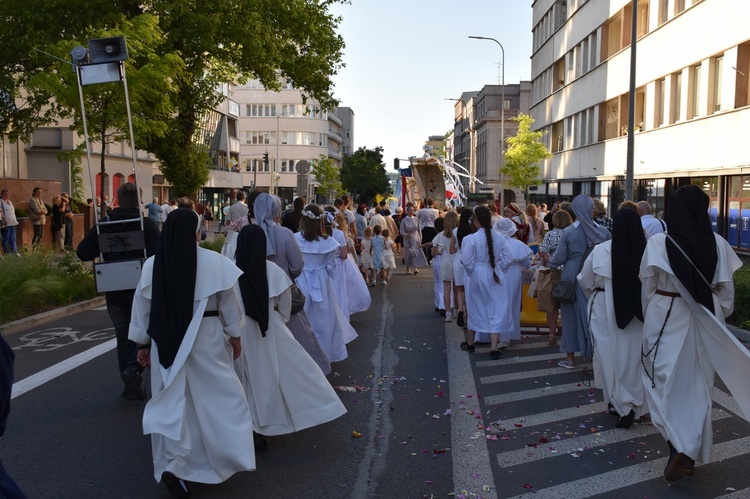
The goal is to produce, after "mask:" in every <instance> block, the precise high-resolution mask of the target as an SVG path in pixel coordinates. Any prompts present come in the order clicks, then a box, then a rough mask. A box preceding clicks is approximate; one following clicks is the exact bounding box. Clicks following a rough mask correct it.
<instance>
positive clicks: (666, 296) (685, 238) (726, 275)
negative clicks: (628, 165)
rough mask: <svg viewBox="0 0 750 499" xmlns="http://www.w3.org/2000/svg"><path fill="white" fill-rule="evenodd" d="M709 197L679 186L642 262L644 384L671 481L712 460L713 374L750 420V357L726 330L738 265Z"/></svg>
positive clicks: (649, 243) (740, 262)
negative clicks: (716, 228)
mask: <svg viewBox="0 0 750 499" xmlns="http://www.w3.org/2000/svg"><path fill="white" fill-rule="evenodd" d="M708 207H709V198H708V196H707V195H706V193H704V192H703V191H702V190H701V189H700V188H699V187H697V186H695V185H689V186H685V187H680V188H679V189H677V190H676V191H675V192H674V194H672V197H671V198H670V201H669V204H668V205H667V213H666V222H667V232H666V233H661V234H656V235H654V236H651V237H650V238H649V239H648V243H647V244H646V251H645V252H644V254H643V260H642V261H641V272H640V277H641V282H642V283H643V289H642V297H643V298H642V302H643V304H644V313H643V319H644V320H643V353H642V354H641V355H642V356H643V367H644V369H643V377H642V379H643V382H644V384H645V385H646V396H647V399H648V406H649V409H650V411H651V420H652V421H653V423H654V426H656V428H657V429H658V430H659V433H661V435H662V436H663V437H664V439H665V440H667V443H668V445H669V450H670V456H669V461H668V463H667V467H666V468H665V469H664V476H665V478H666V479H667V480H670V481H674V480H679V479H681V478H682V477H683V476H684V475H691V474H693V473H694V471H693V467H694V463H695V461H701V462H703V463H707V462H709V460H710V455H711V444H712V439H713V430H712V427H711V426H712V425H711V411H712V393H713V388H714V376H715V374H717V373H718V375H719V376H720V377H721V380H722V381H723V382H724V384H726V386H727V388H729V391H730V392H731V393H732V395H733V396H734V399H735V401H736V402H737V404H738V405H739V407H740V409H741V410H742V413H743V415H744V417H745V419H748V420H750V390H748V389H747V380H748V379H750V353H748V351H747V348H745V347H744V346H743V345H742V344H741V343H740V342H739V341H738V340H737V338H735V337H734V335H732V333H730V332H729V331H728V330H727V328H726V326H725V325H724V317H726V316H728V315H730V314H731V313H732V310H733V309H734V282H733V279H732V275H733V274H734V272H736V271H737V270H738V269H739V268H740V267H741V266H742V261H741V260H740V259H739V258H738V257H737V255H736V254H735V252H734V250H732V248H731V247H730V246H729V243H728V242H727V241H726V240H725V239H724V238H722V237H721V236H719V235H717V234H714V232H713V230H712V228H711V220H710V219H709V216H708Z"/></svg>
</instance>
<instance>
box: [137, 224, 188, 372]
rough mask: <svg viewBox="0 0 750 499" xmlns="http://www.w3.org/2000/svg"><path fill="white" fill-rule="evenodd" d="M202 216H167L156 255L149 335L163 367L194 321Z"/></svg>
mask: <svg viewBox="0 0 750 499" xmlns="http://www.w3.org/2000/svg"><path fill="white" fill-rule="evenodd" d="M198 220H199V219H198V215H197V214H196V213H195V212H194V211H193V210H186V209H177V210H174V211H173V212H171V213H170V214H169V215H168V216H167V221H166V222H164V228H163V229H162V231H161V238H160V240H159V246H158V247H157V249H156V254H155V255H154V275H153V280H152V292H151V319H150V321H149V323H148V335H149V336H150V337H151V338H153V340H154V341H155V342H156V345H157V347H158V348H159V363H160V364H161V365H162V366H164V367H165V368H168V367H170V366H171V365H172V363H173V362H174V359H175V356H176V355H177V351H178V350H179V349H180V345H181V344H182V339H183V338H184V337H185V332H187V329H188V326H189V325H190V321H192V319H193V300H194V298H193V297H194V296H195V275H196V269H197V264H198V262H197V258H198V256H197V253H198V249H197V248H198V246H197V244H196V240H195V234H196V233H197V230H198V227H199V226H198Z"/></svg>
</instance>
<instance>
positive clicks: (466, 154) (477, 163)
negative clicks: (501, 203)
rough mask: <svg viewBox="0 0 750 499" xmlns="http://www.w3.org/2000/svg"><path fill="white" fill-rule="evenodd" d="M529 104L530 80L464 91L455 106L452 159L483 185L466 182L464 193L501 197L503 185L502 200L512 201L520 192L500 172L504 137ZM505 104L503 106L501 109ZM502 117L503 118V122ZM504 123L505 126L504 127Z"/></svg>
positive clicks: (510, 133)
mask: <svg viewBox="0 0 750 499" xmlns="http://www.w3.org/2000/svg"><path fill="white" fill-rule="evenodd" d="M530 103H531V82H529V81H521V82H520V83H515V84H509V85H505V88H504V89H503V86H502V85H485V86H484V87H483V88H482V89H481V90H480V91H478V92H464V93H462V94H461V98H459V99H457V100H456V104H455V105H454V132H453V147H454V151H453V155H454V161H456V162H457V163H458V164H460V165H461V166H463V167H464V168H466V169H467V170H468V171H469V172H471V174H472V175H474V176H476V178H477V179H479V180H480V181H481V182H482V184H479V183H477V184H476V185H475V184H474V183H473V182H471V181H467V182H466V184H465V185H464V188H465V189H466V190H467V192H471V193H477V192H480V193H481V192H483V193H486V194H488V195H492V197H493V198H494V199H498V198H499V197H500V191H501V190H502V186H503V185H505V192H504V198H505V201H506V202H508V201H514V200H515V199H516V197H517V196H519V195H520V194H521V193H520V192H518V191H515V190H513V189H511V188H509V187H507V185H506V182H505V181H506V179H505V178H504V177H503V176H502V175H501V174H500V167H501V165H502V164H503V163H502V162H503V155H504V153H505V149H507V143H506V145H505V147H502V143H503V142H504V139H507V138H508V137H512V136H514V135H515V134H516V133H517V132H518V123H516V122H515V121H514V118H517V117H518V115H519V114H520V113H524V114H528V113H529V105H530ZM503 107H504V109H503ZM503 119H504V121H503ZM503 123H504V126H503Z"/></svg>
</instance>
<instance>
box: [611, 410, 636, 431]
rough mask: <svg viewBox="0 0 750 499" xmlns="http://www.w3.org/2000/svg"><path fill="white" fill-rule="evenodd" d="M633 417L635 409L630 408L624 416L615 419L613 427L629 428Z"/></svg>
mask: <svg viewBox="0 0 750 499" xmlns="http://www.w3.org/2000/svg"><path fill="white" fill-rule="evenodd" d="M634 419H635V411H634V410H633V409H630V412H629V413H628V414H627V415H626V416H620V419H618V420H617V424H616V425H615V428H630V427H631V426H633V420H634Z"/></svg>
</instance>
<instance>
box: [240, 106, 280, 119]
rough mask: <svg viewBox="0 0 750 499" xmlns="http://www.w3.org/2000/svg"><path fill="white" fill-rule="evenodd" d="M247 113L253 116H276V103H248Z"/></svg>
mask: <svg viewBox="0 0 750 499" xmlns="http://www.w3.org/2000/svg"><path fill="white" fill-rule="evenodd" d="M246 115H247V116H252V117H259V116H264V117H268V116H275V115H276V104H247V106H246Z"/></svg>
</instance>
